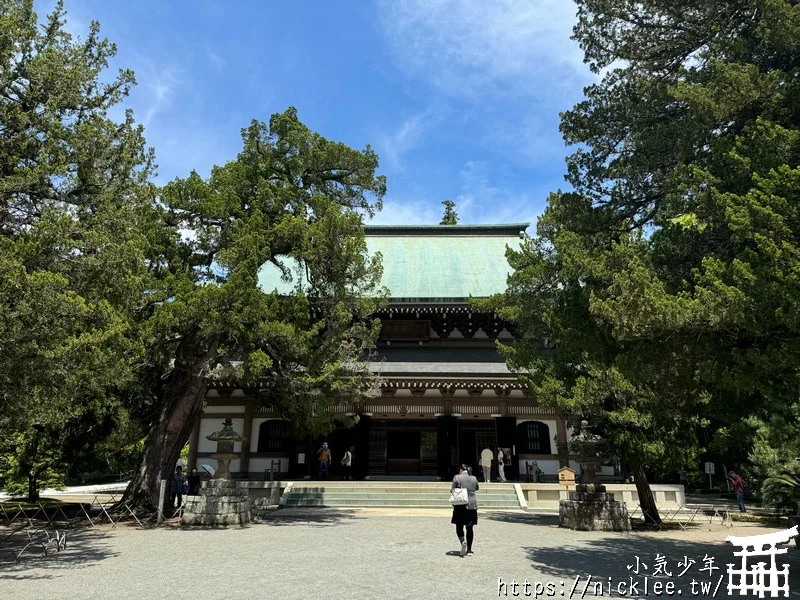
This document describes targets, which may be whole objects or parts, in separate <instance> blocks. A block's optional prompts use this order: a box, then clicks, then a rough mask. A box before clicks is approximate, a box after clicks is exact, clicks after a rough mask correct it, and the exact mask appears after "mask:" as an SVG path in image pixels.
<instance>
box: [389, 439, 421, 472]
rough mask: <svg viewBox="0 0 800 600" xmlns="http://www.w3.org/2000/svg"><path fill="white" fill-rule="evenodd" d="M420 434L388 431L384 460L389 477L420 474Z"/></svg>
mask: <svg viewBox="0 0 800 600" xmlns="http://www.w3.org/2000/svg"><path fill="white" fill-rule="evenodd" d="M419 442H420V432H419V431H403V430H389V431H388V432H387V436H386V459H387V471H388V474H389V475H418V474H419V473H420V464H419V456H420V447H419V446H420V444H419Z"/></svg>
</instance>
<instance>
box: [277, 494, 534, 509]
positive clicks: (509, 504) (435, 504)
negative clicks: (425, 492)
mask: <svg viewBox="0 0 800 600" xmlns="http://www.w3.org/2000/svg"><path fill="white" fill-rule="evenodd" d="M283 505H284V506H286V507H290V506H291V507H295V506H297V507H302V506H319V507H341V506H352V507H369V506H372V507H397V508H414V507H420V508H449V507H450V505H449V503H448V502H447V501H446V500H445V501H421V500H418V499H408V500H392V499H368V500H352V499H351V500H346V499H337V500H332V499H329V498H302V497H301V498H287V499H286V501H285V503H283ZM478 507H479V508H516V509H518V508H520V506H519V502H517V501H510V500H508V501H496V502H478Z"/></svg>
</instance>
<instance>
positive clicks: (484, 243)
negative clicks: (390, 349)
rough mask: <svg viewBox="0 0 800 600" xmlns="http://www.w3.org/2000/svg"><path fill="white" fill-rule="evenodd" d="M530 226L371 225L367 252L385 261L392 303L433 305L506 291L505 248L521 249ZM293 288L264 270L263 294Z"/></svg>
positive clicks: (266, 267) (268, 267) (269, 267)
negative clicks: (522, 238)
mask: <svg viewBox="0 0 800 600" xmlns="http://www.w3.org/2000/svg"><path fill="white" fill-rule="evenodd" d="M528 225H529V224H528V223H514V224H510V225H424V226H397V225H383V226H374V225H373V226H367V227H365V232H366V237H367V250H368V252H369V253H370V254H371V255H372V254H375V253H376V252H380V253H381V255H382V257H383V278H382V279H381V284H382V285H384V286H386V287H387V288H389V290H390V292H391V298H392V299H393V300H395V301H399V300H402V301H408V302H412V301H423V302H424V301H428V302H432V301H442V300H450V301H454V300H462V299H466V298H469V297H478V298H480V297H486V296H491V295H492V294H496V293H499V292H502V291H504V290H505V289H506V277H507V276H508V274H509V273H510V271H511V268H510V267H509V265H508V262H507V261H506V257H505V251H506V246H510V247H511V248H514V249H517V248H519V246H520V243H521V241H522V240H521V237H520V236H521V233H522V232H524V231H525V229H527V227H528ZM293 271H294V272H295V273H299V272H300V271H299V269H293ZM294 281H295V282H296V281H297V275H295V279H294ZM295 285H296V283H295V284H293V283H286V282H283V281H281V279H280V272H279V271H278V270H277V269H276V268H275V267H274V266H273V265H271V264H267V265H264V266H263V267H262V268H261V271H260V273H259V287H260V288H261V289H262V290H264V291H265V292H271V291H273V290H277V291H278V292H287V293H288V292H290V291H291V290H292V289H293V288H294V286H295Z"/></svg>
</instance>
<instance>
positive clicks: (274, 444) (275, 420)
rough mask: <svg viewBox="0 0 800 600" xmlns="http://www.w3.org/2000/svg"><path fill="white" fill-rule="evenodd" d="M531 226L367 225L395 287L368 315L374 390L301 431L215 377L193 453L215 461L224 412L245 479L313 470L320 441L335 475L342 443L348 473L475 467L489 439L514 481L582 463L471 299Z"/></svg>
mask: <svg viewBox="0 0 800 600" xmlns="http://www.w3.org/2000/svg"><path fill="white" fill-rule="evenodd" d="M528 226H529V224H528V223H515V224H509V225H446V226H367V227H366V228H365V229H366V238H367V247H368V250H369V252H370V254H374V253H375V252H380V253H381V255H382V258H383V277H382V281H381V284H382V285H384V286H386V287H387V288H388V289H389V290H390V293H391V300H390V302H389V303H388V305H387V306H385V307H384V308H383V309H382V310H380V311H379V312H378V313H377V314H376V315H375V316H376V317H377V318H380V319H381V321H382V330H381V335H380V341H379V342H378V360H377V361H376V362H374V363H373V368H374V369H375V370H376V372H377V373H378V374H379V375H380V378H381V380H382V381H383V384H382V390H381V395H380V397H375V398H373V399H370V400H368V401H359V402H351V401H348V399H347V398H343V399H342V401H341V404H340V405H339V406H337V407H336V409H335V414H334V417H337V416H338V417H345V416H348V417H352V416H354V415H358V423H357V424H356V425H355V426H354V427H340V428H337V429H336V430H334V431H333V432H331V433H330V434H329V435H328V436H326V437H325V438H324V439H322V438H317V439H309V438H306V439H302V440H298V439H292V438H291V436H290V434H289V431H290V428H289V426H288V424H287V423H286V422H285V421H284V420H283V419H281V417H280V415H279V414H277V413H276V412H275V411H274V410H273V409H272V408H271V407H269V406H263V405H261V403H260V402H259V401H257V400H256V399H255V398H254V397H252V396H251V395H249V394H248V391H247V390H246V389H241V388H240V387H237V386H236V385H234V384H225V383H218V382H211V383H210V385H209V390H208V395H207V398H206V406H205V408H204V410H203V414H202V418H201V419H200V420H199V423H198V425H197V426H196V427H195V430H194V432H193V434H192V438H191V443H190V460H189V462H190V464H198V465H202V464H208V465H210V466H212V467H214V466H215V463H214V460H213V459H212V458H210V455H211V454H212V453H213V452H214V450H215V448H214V447H213V443H212V442H209V441H208V440H206V439H205V436H206V435H208V434H210V433H212V432H213V431H215V430H217V429H219V427H220V422H221V421H222V420H223V419H225V418H231V419H233V427H234V429H235V430H236V431H240V432H242V433H243V434H244V435H245V437H246V438H247V439H246V440H245V442H243V443H238V444H237V445H236V447H235V448H234V451H235V452H239V453H240V456H241V458H240V459H238V460H235V461H233V463H232V464H231V472H232V473H234V475H235V476H238V477H241V478H249V479H264V478H265V476H266V473H267V472H268V471H270V470H272V471H274V473H273V476H274V477H276V478H277V477H280V478H283V479H302V478H307V477H311V478H315V477H316V476H317V474H318V466H319V465H318V460H317V451H318V449H319V448H320V446H321V444H322V442H323V441H327V442H328V445H329V447H330V449H331V451H332V455H333V459H332V462H331V465H332V476H333V477H334V478H336V477H337V476H339V475H341V472H340V469H341V466H340V461H341V457H342V456H343V455H344V452H345V450H347V449H350V450H351V452H352V456H353V476H354V477H355V478H368V479H381V478H392V477H397V478H404V477H405V478H418V479H431V480H435V479H449V478H451V477H452V475H453V473H455V471H456V466H457V465H458V464H461V463H466V464H470V465H473V466H474V468H475V469H479V468H478V460H479V458H480V454H481V451H482V450H483V449H485V448H490V449H491V450H492V451H493V453H494V455H495V456H496V453H497V449H498V448H503V449H505V452H506V454H510V455H511V459H510V461H507V463H506V466H505V475H506V478H507V479H509V480H514V479H519V478H523V477H525V476H527V475H528V474H529V473H530V472H531V470H532V469H534V468H538V469H539V470H540V471H541V473H542V475H543V480H544V481H555V479H556V477H557V471H558V469H559V468H560V467H562V466H571V467H572V468H574V469H576V470H577V469H578V465H577V462H576V460H575V457H569V456H567V455H565V454H561V455H559V453H558V450H557V448H558V445H557V444H558V443H559V442H563V441H566V440H567V439H568V435H569V434H570V432H569V431H568V428H567V426H566V423H565V421H564V420H563V419H562V418H560V417H559V416H558V415H556V414H555V413H554V412H553V411H551V410H548V409H545V408H542V407H540V406H539V405H538V404H537V402H536V399H535V398H534V397H532V396H531V395H530V394H528V393H527V392H526V390H524V389H523V388H522V386H521V385H520V383H519V382H518V381H517V379H516V377H515V376H514V375H513V374H512V373H511V372H509V370H508V368H507V367H506V364H505V362H504V360H503V358H502V357H501V356H500V355H499V354H498V352H497V350H496V348H495V342H496V340H500V341H502V342H507V343H508V342H512V341H513V335H512V331H513V330H512V327H511V325H510V324H509V323H505V322H503V320H502V319H500V318H498V316H497V315H496V314H493V313H481V312H475V311H474V310H472V309H471V308H470V306H469V299H470V298H480V297H488V296H490V295H493V294H495V293H499V292H502V291H504V290H505V288H506V278H507V276H508V274H509V272H510V267H509V265H508V262H507V260H506V257H505V252H506V248H507V247H511V248H514V249H516V248H518V247H519V246H520V244H521V241H522V238H523V237H524V232H525V230H526V229H527V228H528ZM259 285H260V286H261V288H262V289H263V290H264V291H272V290H275V289H277V290H278V291H279V292H281V291H287V292H288V291H289V289H290V286H291V284H290V283H289V284H287V283H286V282H283V281H281V279H280V274H279V272H278V270H277V269H276V268H275V267H273V266H272V265H265V267H264V268H263V269H262V271H261V273H260V278H259ZM534 465H535V467H534ZM612 473H613V470H612ZM496 477H497V467H496V465H495V466H494V467H493V478H495V479H496Z"/></svg>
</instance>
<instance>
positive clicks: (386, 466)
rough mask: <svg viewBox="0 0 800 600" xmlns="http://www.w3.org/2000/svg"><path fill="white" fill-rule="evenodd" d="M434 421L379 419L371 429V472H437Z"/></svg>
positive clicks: (433, 473)
mask: <svg viewBox="0 0 800 600" xmlns="http://www.w3.org/2000/svg"><path fill="white" fill-rule="evenodd" d="M436 468H437V462H436V424H435V423H434V422H433V421H406V420H402V421H390V420H376V421H374V422H373V424H372V427H371V428H370V432H369V474H370V475H396V476H403V475H407V476H422V475H436Z"/></svg>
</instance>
